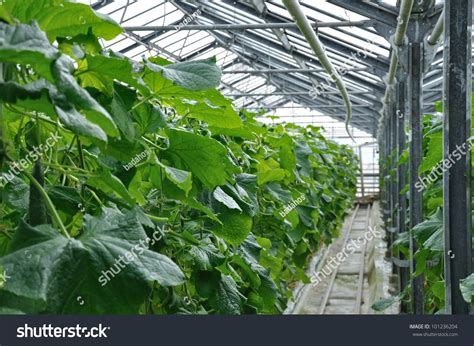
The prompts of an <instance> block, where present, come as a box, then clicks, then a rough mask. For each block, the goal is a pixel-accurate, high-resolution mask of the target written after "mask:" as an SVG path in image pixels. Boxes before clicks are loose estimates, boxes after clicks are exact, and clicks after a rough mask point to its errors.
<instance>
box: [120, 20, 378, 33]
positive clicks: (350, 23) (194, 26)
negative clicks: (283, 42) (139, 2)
mask: <svg viewBox="0 0 474 346" xmlns="http://www.w3.org/2000/svg"><path fill="white" fill-rule="evenodd" d="M181 23H182V21H181ZM371 23H372V21H371V20H360V21H349V20H346V21H339V22H317V23H314V24H313V27H314V29H318V28H337V27H347V26H358V27H366V26H370V25H371ZM123 28H124V30H125V31H156V30H160V31H165V32H166V31H176V30H190V31H192V30H205V31H218V30H224V31H229V30H255V29H297V28H298V27H297V26H296V24H295V23H289V22H283V23H249V24H191V25H190V24H188V25H183V26H180V23H178V24H176V25H163V26H156V25H149V26H124V27H123Z"/></svg>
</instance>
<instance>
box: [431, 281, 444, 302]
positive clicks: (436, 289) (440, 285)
mask: <svg viewBox="0 0 474 346" xmlns="http://www.w3.org/2000/svg"><path fill="white" fill-rule="evenodd" d="M431 291H432V292H433V295H434V296H435V297H436V298H438V299H440V300H441V301H444V281H438V282H435V283H434V284H433V285H431Z"/></svg>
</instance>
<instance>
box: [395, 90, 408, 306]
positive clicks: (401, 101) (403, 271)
mask: <svg viewBox="0 0 474 346" xmlns="http://www.w3.org/2000/svg"><path fill="white" fill-rule="evenodd" d="M405 114H406V83H405V82H399V83H398V84H397V122H398V124H397V146H398V150H397V151H398V160H400V159H401V156H402V154H403V151H404V150H405V148H406V133H405ZM405 175H406V164H404V163H403V164H399V165H398V168H397V180H398V187H397V194H398V210H397V211H398V215H397V216H398V233H399V234H400V233H404V232H406V226H405V225H406V221H405V220H406V209H407V200H406V194H405V193H401V192H402V190H403V189H404V187H405V184H406V179H405ZM398 258H399V259H400V260H401V261H400V263H404V260H405V256H404V255H403V253H402V252H399V254H398ZM398 277H399V288H400V292H402V291H403V290H404V289H405V288H406V286H407V279H408V273H407V268H406V267H404V266H402V265H400V267H399V270H398ZM402 312H407V309H406V306H405V304H402Z"/></svg>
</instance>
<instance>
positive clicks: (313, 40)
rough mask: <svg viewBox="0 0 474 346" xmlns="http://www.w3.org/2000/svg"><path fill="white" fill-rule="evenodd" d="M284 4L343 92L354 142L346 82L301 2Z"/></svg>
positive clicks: (285, 0) (285, 1) (286, 2)
mask: <svg viewBox="0 0 474 346" xmlns="http://www.w3.org/2000/svg"><path fill="white" fill-rule="evenodd" d="M283 4H284V5H285V7H286V9H287V10H288V12H289V13H290V14H291V16H292V17H293V19H294V20H295V22H296V25H297V26H298V28H299V29H300V31H301V33H302V34H303V36H304V37H305V38H306V40H307V41H308V43H309V45H310V46H311V48H312V49H313V52H314V54H315V55H316V57H317V58H318V59H319V62H320V63H321V65H322V66H323V67H324V69H325V70H326V72H327V73H328V74H329V76H330V77H331V79H332V80H333V81H334V82H335V83H336V87H337V88H338V89H339V91H340V92H341V96H342V98H343V100H344V104H345V106H346V121H345V124H346V131H347V133H348V134H349V137H350V138H351V139H352V140H354V138H353V137H352V134H351V133H350V132H349V122H350V121H351V117H352V105H351V100H350V98H349V93H348V92H347V89H346V86H345V84H344V81H343V80H342V78H341V76H340V75H339V74H338V73H337V71H336V69H335V68H334V66H333V65H332V63H331V61H330V60H329V58H328V56H327V55H326V52H325V49H324V46H323V44H322V43H321V41H320V40H319V37H318V35H317V34H316V32H315V31H314V30H313V27H312V26H311V24H310V22H309V20H308V18H306V15H305V14H304V13H303V10H302V9H301V6H300V4H299V2H298V1H297V0H283Z"/></svg>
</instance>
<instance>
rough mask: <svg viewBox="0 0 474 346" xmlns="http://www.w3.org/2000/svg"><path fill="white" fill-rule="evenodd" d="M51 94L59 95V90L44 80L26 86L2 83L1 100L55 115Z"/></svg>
mask: <svg viewBox="0 0 474 346" xmlns="http://www.w3.org/2000/svg"><path fill="white" fill-rule="evenodd" d="M51 92H53V93H57V89H56V88H55V87H54V85H52V84H51V83H49V82H48V81H47V80H46V79H43V78H41V79H38V80H35V81H33V82H31V83H28V84H25V85H20V84H18V83H16V82H11V81H10V82H5V83H0V98H1V99H2V100H3V101H5V102H7V103H10V104H16V105H17V106H19V107H22V108H25V109H27V110H30V111H36V112H42V113H45V114H48V115H53V114H55V111H54V107H53V104H52V101H51V99H50V93H51Z"/></svg>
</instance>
